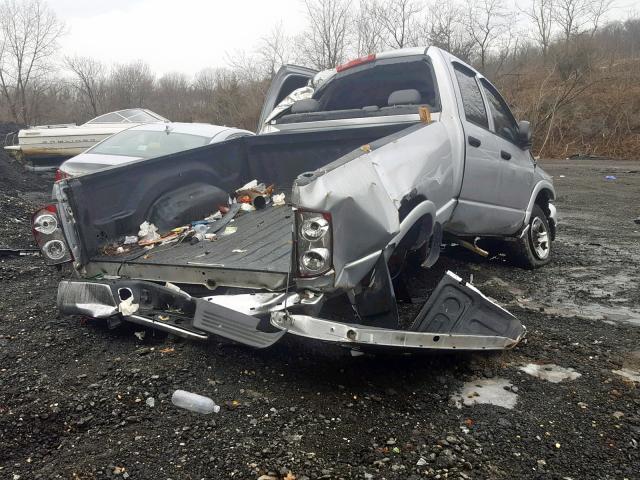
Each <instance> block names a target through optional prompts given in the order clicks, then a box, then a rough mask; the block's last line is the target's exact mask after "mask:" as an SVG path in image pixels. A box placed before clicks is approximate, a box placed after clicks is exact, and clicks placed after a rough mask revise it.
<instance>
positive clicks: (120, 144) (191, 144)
mask: <svg viewBox="0 0 640 480" xmlns="http://www.w3.org/2000/svg"><path fill="white" fill-rule="evenodd" d="M210 140H211V137H203V136H200V135H190V134H187V133H175V132H169V133H167V132H165V131H164V130H163V131H155V132H150V131H145V130H125V131H124V132H120V133H118V134H116V135H114V136H113V137H110V138H108V139H106V140H105V141H104V142H102V143H100V144H98V145H96V146H95V147H93V148H92V149H91V150H89V151H88V152H87V153H100V154H105V155H123V156H127V157H140V158H152V157H160V156H162V155H168V154H170V153H175V152H181V151H183V150H189V149H191V148H197V147H201V146H203V145H207V144H208V143H209V141H210Z"/></svg>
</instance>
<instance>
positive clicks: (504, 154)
mask: <svg viewBox="0 0 640 480" xmlns="http://www.w3.org/2000/svg"><path fill="white" fill-rule="evenodd" d="M500 156H501V157H502V158H503V159H504V160H511V154H510V153H509V152H505V151H504V150H500Z"/></svg>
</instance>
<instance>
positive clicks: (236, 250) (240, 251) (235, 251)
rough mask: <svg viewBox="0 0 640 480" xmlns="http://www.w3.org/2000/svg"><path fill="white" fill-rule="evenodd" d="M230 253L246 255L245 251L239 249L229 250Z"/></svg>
mask: <svg viewBox="0 0 640 480" xmlns="http://www.w3.org/2000/svg"><path fill="white" fill-rule="evenodd" d="M231 252H232V253H246V250H242V249H241V248H234V249H233V250H231Z"/></svg>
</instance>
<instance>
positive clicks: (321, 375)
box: [0, 158, 640, 480]
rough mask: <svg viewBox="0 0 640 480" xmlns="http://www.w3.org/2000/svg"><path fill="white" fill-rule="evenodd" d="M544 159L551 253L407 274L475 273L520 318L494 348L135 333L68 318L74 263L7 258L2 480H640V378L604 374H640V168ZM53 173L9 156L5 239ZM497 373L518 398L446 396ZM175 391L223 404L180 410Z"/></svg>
mask: <svg viewBox="0 0 640 480" xmlns="http://www.w3.org/2000/svg"><path fill="white" fill-rule="evenodd" d="M544 166H545V168H547V169H548V171H550V172H551V173H552V174H553V175H555V177H556V185H557V189H558V191H559V198H558V200H557V202H556V204H557V207H558V210H559V215H560V221H561V225H560V232H559V238H558V240H557V242H556V244H555V247H556V250H555V254H554V260H553V263H552V264H550V265H549V266H547V267H545V268H542V269H540V270H538V271H535V272H530V271H525V270H520V269H517V268H514V267H512V266H510V265H508V264H506V263H505V262H504V261H503V260H502V259H501V258H493V259H489V260H485V259H481V258H479V257H476V256H474V255H473V254H470V253H467V252H466V251H459V250H455V249H451V250H449V251H447V252H446V253H445V255H444V257H443V258H441V261H440V263H439V265H438V266H437V268H436V269H435V271H433V272H421V273H415V272H414V273H413V274H412V275H411V279H410V286H411V289H412V293H413V294H415V295H417V296H419V295H420V292H421V289H423V288H424V285H427V284H428V283H429V282H428V279H429V277H430V276H431V277H432V276H433V275H436V274H437V275H440V274H441V273H442V271H444V270H445V269H450V270H452V271H454V272H456V273H458V274H459V275H461V276H462V277H464V278H469V276H470V275H471V274H473V276H474V283H475V284H476V285H477V286H478V287H479V288H480V289H481V290H483V291H484V292H485V293H486V294H488V295H490V296H492V297H493V298H496V299H497V300H498V301H500V302H501V303H502V304H503V305H505V306H507V308H509V309H510V310H511V311H512V312H513V313H514V314H515V315H517V316H518V317H519V318H520V319H521V321H522V322H523V323H524V324H525V325H526V326H527V327H528V330H529V335H528V341H527V342H526V343H524V344H521V345H519V346H518V347H517V348H515V349H514V350H512V351H509V352H504V353H498V354H464V353H458V354H452V355H440V354H438V355H435V354H433V355H420V356H411V357H398V356H396V357H388V356H377V357H370V356H361V357H351V356H350V355H348V354H347V353H348V352H344V353H343V351H342V350H339V351H336V349H333V348H328V347H326V346H324V345H321V344H315V343H309V342H302V341H296V340H293V339H288V340H286V341H285V342H282V343H279V344H277V345H276V346H275V347H273V348H271V349H269V350H266V351H253V350H251V349H249V348H245V347H242V346H236V345H232V344H229V343H226V342H217V341H210V342H208V343H205V344H200V343H195V342H188V341H177V340H175V339H172V338H167V337H164V336H161V335H158V334H156V335H152V334H151V333H150V332H147V334H146V336H145V338H144V340H143V341H141V340H139V339H138V338H137V337H136V336H135V335H134V332H135V330H136V329H135V328H133V327H131V328H128V327H126V326H125V327H122V328H119V329H116V330H108V329H107V328H106V327H105V326H104V325H103V324H102V323H100V322H98V321H88V320H82V319H77V318H76V319H67V318H63V319H61V318H59V317H58V315H57V313H56V308H55V294H56V285H57V282H58V281H59V280H60V279H61V278H63V277H64V276H65V275H67V274H66V273H65V272H58V271H56V270H55V269H50V268H47V267H45V265H44V264H43V262H42V261H41V260H40V259H39V258H13V259H0V284H1V285H2V295H1V296H0V299H1V300H0V302H1V303H0V478H7V479H14V480H17V479H56V478H65V479H67V478H68V479H94V478H100V479H102V478H117V479H120V478H132V479H174V480H176V479H201V478H241V479H257V478H260V477H262V479H263V480H265V479H267V478H269V479H270V478H275V479H283V478H286V479H288V480H291V479H294V478H296V479H298V480H301V479H305V478H309V479H312V478H313V479H315V478H327V479H329V478H332V479H333V478H360V479H364V478H375V479H378V478H386V479H418V478H453V479H460V478H462V479H468V478H472V479H490V478H491V479H492V478H496V479H502V478H504V479H511V478H535V479H561V478H571V479H576V480H577V479H587V478H589V479H591V478H594V479H595V478H598V479H623V478H628V479H632V478H640V473H639V472H640V450H639V449H638V443H639V442H640V389H639V388H638V384H637V383H634V382H633V381H632V380H630V379H627V378H625V377H623V376H620V375H618V374H616V373H613V371H614V370H616V371H618V370H621V369H625V368H626V369H628V370H626V371H633V370H635V371H638V370H640V356H639V350H640V347H639V345H638V344H639V340H640V330H639V328H638V327H639V325H640V288H639V286H638V275H637V272H638V267H639V266H640V251H639V249H638V241H639V239H640V225H637V224H635V223H634V221H633V220H634V219H635V218H637V217H638V216H639V215H640V210H639V208H640V207H639V206H638V192H640V164H638V163H633V162H612V161H590V160H584V161H547V162H544ZM610 174H612V175H616V176H617V180H614V181H606V180H605V179H604V176H605V175H610ZM50 181H51V180H50V179H49V178H46V177H40V176H37V175H34V174H30V173H25V172H24V171H22V170H20V169H19V168H18V167H17V166H16V165H15V164H13V163H10V162H7V160H6V159H3V158H0V212H1V213H0V222H1V224H0V245H11V246H30V244H31V239H30V232H29V225H28V221H29V215H30V214H31V212H32V211H33V210H34V208H35V207H36V206H38V204H40V203H44V202H45V201H46V199H47V197H48V195H49V191H50V190H49V189H50ZM409 310H411V308H409V307H406V308H403V311H404V312H405V313H406V312H408V311H409ZM529 363H535V364H550V363H553V364H557V365H560V366H562V367H566V368H573V369H574V370H575V371H576V372H578V373H580V374H581V376H580V377H579V378H577V379H575V380H565V381H562V382H560V383H551V382H549V381H546V380H541V379H539V378H535V377H532V376H530V375H528V374H526V373H524V372H522V371H521V370H520V369H519V367H520V366H522V365H525V364H529ZM494 381H495V382H497V383H498V385H501V383H500V382H503V381H504V382H508V384H510V385H511V386H510V387H509V386H507V387H506V388H508V390H509V391H507V390H505V389H502V387H499V388H498V391H499V392H500V391H502V395H501V397H509V398H511V399H515V400H516V403H515V406H514V407H513V408H512V409H507V408H504V407H501V406H496V405H491V404H478V405H473V406H462V408H457V407H456V405H455V404H454V402H453V401H452V400H451V397H452V396H454V395H455V394H456V393H457V392H459V391H460V389H461V388H462V387H463V385H465V384H466V385H467V387H468V388H471V390H472V391H473V390H474V389H475V390H476V392H473V393H471V394H470V395H466V397H464V398H466V399H468V400H473V399H474V398H476V395H478V392H480V393H483V392H484V391H488V387H487V385H488V384H490V383H492V382H494ZM177 388H180V389H184V390H189V391H193V392H198V393H201V394H204V395H207V396H210V397H211V398H213V399H214V400H215V401H216V402H218V403H220V404H221V405H223V408H222V411H221V412H220V413H219V414H217V415H210V416H199V415H197V414H194V413H191V412H188V411H184V410H180V409H178V408H176V407H174V406H173V405H172V404H171V401H170V396H171V393H172V392H173V391H174V390H175V389H177ZM499 396H500V395H499ZM477 398H482V396H480V397H477Z"/></svg>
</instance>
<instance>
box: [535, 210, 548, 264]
mask: <svg viewBox="0 0 640 480" xmlns="http://www.w3.org/2000/svg"><path fill="white" fill-rule="evenodd" d="M531 244H532V246H533V251H534V253H535V254H536V257H538V258H539V259H540V260H545V259H546V258H547V257H548V256H549V252H550V245H549V230H548V229H547V226H546V225H545V223H544V222H543V221H542V219H541V218H540V217H535V218H534V219H533V222H531Z"/></svg>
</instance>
